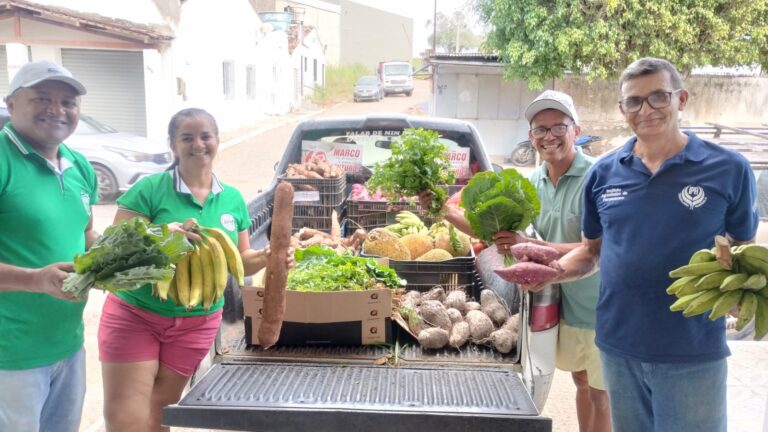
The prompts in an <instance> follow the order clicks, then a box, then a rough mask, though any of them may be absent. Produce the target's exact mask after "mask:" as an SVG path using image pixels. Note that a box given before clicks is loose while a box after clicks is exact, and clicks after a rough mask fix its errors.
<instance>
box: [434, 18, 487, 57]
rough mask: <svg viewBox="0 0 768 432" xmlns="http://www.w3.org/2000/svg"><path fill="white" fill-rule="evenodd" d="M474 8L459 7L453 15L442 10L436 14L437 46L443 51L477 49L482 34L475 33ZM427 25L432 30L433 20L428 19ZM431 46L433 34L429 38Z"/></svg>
mask: <svg viewBox="0 0 768 432" xmlns="http://www.w3.org/2000/svg"><path fill="white" fill-rule="evenodd" d="M472 12H473V11H472V8H471V7H466V8H463V9H457V10H456V11H454V12H453V15H451V16H447V15H445V14H444V13H442V12H438V13H437V14H436V18H437V20H436V21H437V30H436V33H437V35H436V36H437V37H436V43H435V48H436V50H437V51H443V52H462V51H467V50H477V49H478V48H479V47H480V44H481V42H482V36H480V35H478V34H477V33H475V31H474V30H473V28H474V26H475V25H474V24H475V23H474V20H473V19H472V18H473V14H472ZM425 26H426V27H427V28H428V29H429V30H430V33H431V30H432V28H433V27H432V20H428V21H427V23H426V24H425ZM427 39H428V42H429V46H432V34H430V35H429V37H428V38H427Z"/></svg>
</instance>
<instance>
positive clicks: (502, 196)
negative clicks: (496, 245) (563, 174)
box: [461, 168, 541, 243]
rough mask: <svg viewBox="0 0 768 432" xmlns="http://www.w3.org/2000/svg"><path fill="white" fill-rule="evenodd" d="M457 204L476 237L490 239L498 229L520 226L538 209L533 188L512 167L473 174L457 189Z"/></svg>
mask: <svg viewBox="0 0 768 432" xmlns="http://www.w3.org/2000/svg"><path fill="white" fill-rule="evenodd" d="M461 206H462V207H464V209H465V213H464V214H465V216H466V218H467V221H469V225H470V226H471V227H472V231H474V232H475V235H476V236H477V238H479V239H480V240H484V241H486V242H490V243H492V242H493V236H494V235H495V234H496V233H498V232H499V231H519V230H524V229H525V228H527V227H528V225H530V224H531V222H533V219H535V218H536V216H538V215H539V211H540V209H541V204H540V203H539V197H538V196H537V195H536V188H535V187H534V186H533V184H532V183H531V182H530V181H529V180H528V179H527V178H525V177H523V176H522V175H521V174H520V173H518V172H517V171H516V170H514V169H512V168H510V169H505V170H503V171H500V172H490V171H487V172H481V173H477V174H475V176H474V177H472V179H471V180H470V181H469V183H468V184H467V186H466V187H465V188H464V190H463V191H462V193H461Z"/></svg>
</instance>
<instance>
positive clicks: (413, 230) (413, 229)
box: [386, 210, 429, 237]
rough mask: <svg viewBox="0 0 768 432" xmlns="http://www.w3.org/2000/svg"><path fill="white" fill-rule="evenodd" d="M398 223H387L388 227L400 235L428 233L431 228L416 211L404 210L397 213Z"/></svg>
mask: <svg viewBox="0 0 768 432" xmlns="http://www.w3.org/2000/svg"><path fill="white" fill-rule="evenodd" d="M395 219H396V220H397V223H394V224H392V225H387V226H386V228H387V229H388V230H390V231H392V232H393V233H395V234H397V235H398V236H401V237H402V236H404V235H408V234H428V233H429V230H428V229H427V226H426V225H424V222H423V221H422V220H421V219H420V218H419V216H417V215H416V214H415V213H412V212H409V211H408V210H403V211H401V212H399V213H398V214H397V215H395Z"/></svg>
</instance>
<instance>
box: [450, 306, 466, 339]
mask: <svg viewBox="0 0 768 432" xmlns="http://www.w3.org/2000/svg"><path fill="white" fill-rule="evenodd" d="M454 310H455V309H454ZM468 340H469V323H468V322H466V321H459V322H457V323H455V324H454V325H453V327H451V332H450V334H449V335H448V345H450V346H452V347H454V348H461V347H462V346H463V345H464V344H465V343H467V341H468Z"/></svg>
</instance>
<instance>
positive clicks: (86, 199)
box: [80, 192, 91, 216]
mask: <svg viewBox="0 0 768 432" xmlns="http://www.w3.org/2000/svg"><path fill="white" fill-rule="evenodd" d="M80 201H81V202H82V203H83V207H84V208H85V213H87V214H88V216H90V215H91V194H89V193H88V192H80Z"/></svg>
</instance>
